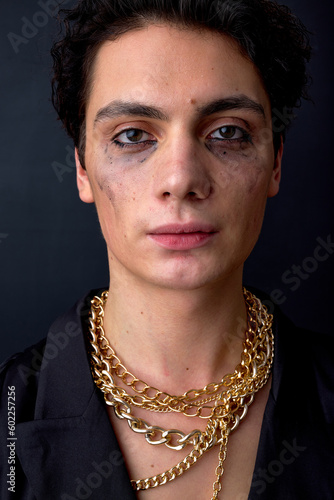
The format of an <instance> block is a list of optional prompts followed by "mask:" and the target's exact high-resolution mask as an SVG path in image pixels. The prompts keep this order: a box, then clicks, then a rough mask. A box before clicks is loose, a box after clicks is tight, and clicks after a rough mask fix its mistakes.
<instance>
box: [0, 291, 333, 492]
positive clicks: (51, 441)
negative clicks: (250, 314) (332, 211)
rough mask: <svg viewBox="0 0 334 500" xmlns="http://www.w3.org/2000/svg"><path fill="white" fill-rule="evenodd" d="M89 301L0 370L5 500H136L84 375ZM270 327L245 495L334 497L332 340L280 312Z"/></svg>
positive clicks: (0, 465)
mask: <svg viewBox="0 0 334 500" xmlns="http://www.w3.org/2000/svg"><path fill="white" fill-rule="evenodd" d="M91 297H92V294H89V295H87V296H85V297H84V298H83V299H82V300H80V301H79V302H78V303H77V304H76V305H75V306H74V307H73V309H72V310H70V311H69V312H68V313H67V314H65V315H64V316H62V317H61V318H59V319H58V320H57V321H56V322H55V323H54V324H53V325H52V327H51V329H50V331H49V334H48V337H47V339H46V340H43V341H41V342H40V343H38V344H36V345H34V346H32V347H31V348H28V349H27V350H26V351H24V352H23V353H20V354H17V355H15V356H12V357H11V358H10V359H9V360H7V361H6V362H5V363H3V364H2V365H1V367H0V372H1V376H0V387H1V393H2V395H1V407H0V426H1V433H0V445H1V448H0V484H1V489H0V493H1V495H0V498H1V500H12V499H15V500H80V499H88V498H89V499H90V500H134V499H135V498H136V497H135V493H134V492H133V490H132V488H131V484H130V481H129V477H128V474H127V470H126V468H125V466H124V460H123V457H122V454H121V452H120V449H119V446H118V443H117V439H116V437H115V434H114V432H113V429H112V426H111V423H110V420H109V417H108V414H107V411H106V408H105V404H104V400H103V395H102V393H101V392H100V391H99V390H98V389H97V388H96V387H95V384H94V381H93V378H92V375H91V371H90V363H89V357H88V354H87V352H88V345H87V325H88V313H89V310H90V299H91ZM273 330H274V336H275V356H274V364H273V376H272V386H271V390H270V395H269V398H268V402H267V405H266V409H265V414H264V418H263V423H262V429H261V436H260V442H259V447H258V452H257V458H256V464H255V468H254V474H253V482H252V487H251V490H250V493H249V497H248V500H333V499H334V427H333V423H334V394H333V392H334V366H333V359H334V355H333V353H334V339H333V338H332V337H329V336H326V335H322V334H315V333H313V332H309V331H306V330H302V329H298V328H296V327H295V326H294V325H293V324H292V323H291V322H290V321H289V320H288V319H287V318H286V317H285V316H283V315H282V314H281V313H280V311H276V312H275V313H274V325H273ZM13 393H15V419H16V427H15V431H14V435H11V434H10V433H11V432H13V429H12V427H11V426H9V427H8V425H7V424H8V423H9V424H11V423H12V422H11V420H10V421H8V415H9V410H8V408H9V407H8V402H10V404H11V406H13V404H12V403H13V398H14V396H13ZM9 394H11V397H9ZM10 409H11V410H12V412H11V413H13V407H11V408H10ZM241 425H242V424H241ZM236 432H237V431H236ZM11 467H12V468H13V467H14V468H15V469H10V468H11ZM195 467H196V466H195ZM13 472H14V473H15V482H13V480H14V474H13ZM11 480H12V483H11ZM177 480H180V481H181V480H182V479H177ZM222 481H224V480H222ZM12 484H15V487H14V489H15V493H13V492H12V491H13V490H12V491H10V488H11V485H12ZM162 488H163V486H162ZM221 497H222V499H223V497H224V495H223V490H222V493H221ZM194 500H197V499H194ZM199 500H202V499H199ZM203 500H206V499H203ZM236 500H238V499H236Z"/></svg>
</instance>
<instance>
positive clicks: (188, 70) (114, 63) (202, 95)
mask: <svg viewBox="0 0 334 500" xmlns="http://www.w3.org/2000/svg"><path fill="white" fill-rule="evenodd" d="M237 94H242V95H247V96H248V97H249V98H251V99H253V100H255V101H257V102H259V103H261V104H262V106H263V107H264V108H265V109H266V111H267V110H268V107H269V108H270V105H269V99H268V96H267V93H266V90H265V88H264V85H263V83H262V79H261V77H260V75H259V73H258V71H257V69H256V67H255V66H254V64H253V63H252V62H251V61H250V60H249V59H248V58H247V57H246V56H245V55H244V54H243V53H242V52H241V49H240V48H239V46H238V44H237V43H236V42H235V41H234V40H233V39H231V38H230V37H228V36H225V35H222V34H219V33H216V32H211V31H208V30H198V29H189V28H180V27H175V26H170V25H167V24H161V25H156V24H151V25H148V26H147V27H145V28H142V29H139V30H133V31H129V32H127V33H125V34H123V35H121V36H120V37H119V38H118V39H117V40H116V41H106V42H104V43H103V44H102V46H101V47H100V49H99V51H98V52H97V55H96V59H95V63H94V68H93V72H92V86H91V93H90V96H89V98H88V103H87V104H88V106H87V115H88V114H89V113H90V112H91V111H92V110H94V109H95V110H96V109H97V108H98V107H100V106H105V105H106V104H107V103H108V102H109V101H110V100H111V99H122V100H126V101H136V102H143V103H146V104H147V103H148V104H152V105H157V104H159V106H160V107H163V108H164V109H166V111H168V108H171V109H172V108H174V111H175V110H176V109H183V110H186V109H187V106H186V104H195V103H196V104H197V105H198V106H203V105H205V104H206V102H209V101H210V100H213V99H217V98H224V97H226V96H230V95H237ZM180 107H181V108H180Z"/></svg>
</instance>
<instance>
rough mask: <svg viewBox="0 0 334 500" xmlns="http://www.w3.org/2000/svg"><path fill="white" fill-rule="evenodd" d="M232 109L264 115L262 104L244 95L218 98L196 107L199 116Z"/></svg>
mask: <svg viewBox="0 0 334 500" xmlns="http://www.w3.org/2000/svg"><path fill="white" fill-rule="evenodd" d="M233 109H247V110H249V111H253V112H254V113H256V114H258V115H261V116H263V117H265V112H264V107H263V106H262V104H259V103H258V102H256V101H254V100H253V99H250V98H249V97H247V96H245V95H238V96H231V97H228V98H226V99H218V100H216V101H213V102H210V103H209V104H206V105H205V106H203V107H201V108H199V109H198V112H199V114H200V116H201V117H204V116H210V115H213V114H215V113H219V112H220V111H230V110H233Z"/></svg>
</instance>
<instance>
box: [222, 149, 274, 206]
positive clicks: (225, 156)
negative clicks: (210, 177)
mask: <svg viewBox="0 0 334 500" xmlns="http://www.w3.org/2000/svg"><path fill="white" fill-rule="evenodd" d="M269 163H270V160H268V157H263V156H261V155H259V154H258V153H257V152H256V151H255V150H252V151H250V152H245V153H243V152H242V151H240V152H238V153H233V152H232V153H231V152H230V151H224V152H222V156H221V161H220V164H221V165H220V168H219V170H218V175H217V177H216V182H217V183H218V184H219V186H220V187H221V188H222V190H225V191H228V192H233V193H234V194H235V196H237V197H238V195H239V197H240V198H242V199H244V200H245V201H246V199H248V198H253V197H258V196H260V197H261V198H262V197H263V198H264V199H266V197H267V189H268V183H269V177H270V173H271V172H269V170H270V167H268V165H269Z"/></svg>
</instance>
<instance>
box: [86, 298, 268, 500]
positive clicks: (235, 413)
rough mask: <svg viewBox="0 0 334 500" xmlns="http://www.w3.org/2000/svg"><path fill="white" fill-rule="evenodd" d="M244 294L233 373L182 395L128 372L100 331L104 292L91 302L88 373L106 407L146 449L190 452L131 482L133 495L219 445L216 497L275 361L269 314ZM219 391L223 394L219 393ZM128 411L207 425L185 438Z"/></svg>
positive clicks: (163, 480)
mask: <svg viewBox="0 0 334 500" xmlns="http://www.w3.org/2000/svg"><path fill="white" fill-rule="evenodd" d="M243 292H244V297H245V303H246V306H247V316H248V318H247V319H248V327H247V329H246V332H245V340H244V343H243V351H242V354H241V361H240V363H239V364H238V365H237V367H236V369H235V371H234V372H233V374H228V375H225V376H224V377H223V379H222V380H221V381H220V382H218V383H211V384H208V385H207V386H205V387H204V388H203V389H192V390H190V391H187V392H186V393H184V394H182V395H180V396H175V395H170V394H168V393H166V392H163V391H160V390H159V389H156V388H154V387H151V386H149V385H148V384H146V383H145V382H143V381H142V380H140V379H138V378H136V377H135V376H134V375H133V374H132V373H131V372H129V371H128V370H127V369H126V367H125V366H124V364H123V363H122V362H121V361H120V359H119V358H118V356H117V355H116V353H115V351H114V350H113V348H112V347H111V346H110V344H109V342H108V340H107V338H106V337H105V334H104V330H103V316H104V304H105V302H106V300H107V297H108V292H103V293H102V295H101V297H94V298H93V299H92V301H91V314H90V329H89V330H90V343H91V347H92V351H91V362H92V373H93V377H94V381H95V383H96V385H97V387H99V389H100V390H101V391H102V392H103V393H104V398H105V401H106V403H107V404H108V405H110V406H112V407H113V409H114V412H115V415H116V416H117V417H118V418H119V419H123V420H126V421H127V422H128V425H129V427H130V429H131V430H133V431H134V432H136V433H138V434H143V435H144V436H145V439H146V441H147V442H148V443H149V444H151V445H162V444H164V445H165V446H167V447H168V448H171V449H174V450H182V449H183V448H184V447H185V446H187V445H188V444H191V445H192V447H193V449H192V451H191V452H190V453H189V454H188V455H187V456H186V457H185V458H184V459H183V460H182V461H181V462H179V463H178V464H177V465H175V466H173V467H172V468H171V469H169V470H167V471H166V472H162V473H160V474H157V475H156V476H152V477H149V478H147V479H139V480H132V481H131V484H132V486H133V488H134V489H135V490H140V489H148V488H154V487H157V486H161V485H163V484H166V483H167V482H169V481H172V480H174V479H176V478H177V477H179V476H181V475H182V474H183V473H184V472H185V471H186V470H188V469H189V468H190V467H192V466H193V465H195V463H197V461H198V460H199V459H200V458H201V457H202V456H203V455H204V454H205V453H206V452H207V451H208V450H209V449H210V448H212V447H213V446H215V445H220V450H219V463H218V466H217V468H216V471H215V473H216V480H215V482H214V484H213V497H212V500H215V499H217V498H218V493H219V492H220V490H221V477H222V475H223V473H224V468H223V464H224V461H225V459H226V453H227V442H228V437H229V434H230V432H232V431H233V430H235V429H236V428H237V427H238V425H239V423H240V422H241V421H242V419H243V418H244V417H245V416H246V414H247V411H248V407H249V405H250V404H251V403H252V402H253V399H254V394H255V393H256V392H257V391H258V390H260V389H261V388H262V387H263V386H264V385H265V383H266V382H267V380H268V378H269V375H270V370H271V366H272V362H273V353H274V338H273V333H272V319H273V318H272V315H271V314H268V312H267V310H266V307H265V306H263V305H262V303H261V301H260V300H259V299H258V298H257V297H256V296H255V295H253V294H251V293H250V292H249V291H247V290H246V289H244V290H243ZM113 375H116V377H118V378H120V379H121V380H122V381H123V383H124V384H125V385H126V386H128V387H130V388H131V389H132V390H133V391H134V392H135V393H136V395H129V394H128V393H127V392H126V390H125V389H123V388H122V387H120V386H117V385H116V384H115V382H114V378H113ZM223 387H225V388H226V390H224V391H222V388H223ZM203 396H206V397H203ZM199 398H200V399H199ZM213 401H214V406H207V403H210V402H213ZM132 406H135V407H140V408H144V409H146V410H150V411H158V412H159V411H175V412H179V413H183V414H184V415H186V416H198V417H200V418H206V419H208V422H207V426H206V429H205V431H203V432H202V431H200V430H198V429H195V430H193V431H192V432H190V433H188V434H185V433H183V432H182V431H179V430H177V429H170V430H165V429H163V428H162V427H158V426H153V425H150V424H149V423H147V422H146V421H145V420H143V419H141V418H137V417H135V416H134V415H133V411H132Z"/></svg>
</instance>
